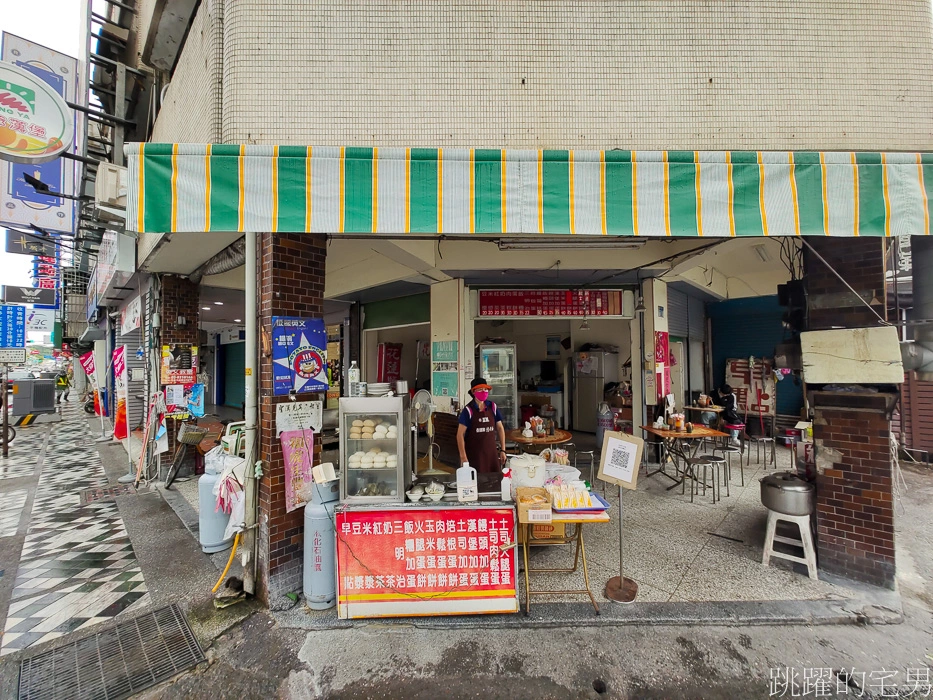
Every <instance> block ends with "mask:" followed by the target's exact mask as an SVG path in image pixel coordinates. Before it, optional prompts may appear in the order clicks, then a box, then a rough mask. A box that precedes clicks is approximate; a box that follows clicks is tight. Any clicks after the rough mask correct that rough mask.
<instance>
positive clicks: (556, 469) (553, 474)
mask: <svg viewBox="0 0 933 700" xmlns="http://www.w3.org/2000/svg"><path fill="white" fill-rule="evenodd" d="M558 476H559V477H560V478H561V481H563V482H564V483H566V484H569V483H570V482H571V481H579V480H580V470H579V469H575V468H574V467H568V466H566V465H563V464H555V463H554V462H548V463H547V464H545V465H544V479H545V482H547V481H550V480H551V479H555V478H557V477H558Z"/></svg>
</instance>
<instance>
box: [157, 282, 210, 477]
mask: <svg viewBox="0 0 933 700" xmlns="http://www.w3.org/2000/svg"><path fill="white" fill-rule="evenodd" d="M200 301H201V291H200V287H199V286H198V285H197V284H195V283H194V282H192V281H191V280H189V279H187V278H186V277H179V276H178V275H162V306H161V311H160V313H161V315H162V328H161V329H160V331H159V335H160V339H159V342H160V344H161V345H172V344H173V343H183V344H185V345H198V343H200V341H201V332H200V328H199V325H200V310H201V307H200ZM179 316H184V317H185V325H183V326H180V325H178V317H179ZM156 351H157V352H160V353H161V347H158V348H156ZM159 361H160V362H161V354H160V355H159ZM175 424H176V421H174V420H171V419H170V420H167V421H166V428H167V430H168V444H169V446H170V449H171V450H172V451H174V449H175V432H176V425H175ZM188 452H189V456H188V461H189V462H191V463H192V464H193V460H194V458H193V456H192V455H191V454H190V453H191V452H192V450H189V451H188ZM166 459H167V460H168V463H170V462H171V453H170V454H169V456H168V457H165V456H163V458H162V460H163V461H162V464H163V465H165V464H167V462H166V461H165V460H166Z"/></svg>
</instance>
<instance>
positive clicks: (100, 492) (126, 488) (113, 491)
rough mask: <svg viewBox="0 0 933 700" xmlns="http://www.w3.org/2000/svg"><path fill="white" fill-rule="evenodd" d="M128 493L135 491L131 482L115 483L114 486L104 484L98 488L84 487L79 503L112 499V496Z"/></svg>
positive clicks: (84, 503) (85, 503)
mask: <svg viewBox="0 0 933 700" xmlns="http://www.w3.org/2000/svg"><path fill="white" fill-rule="evenodd" d="M128 493H136V489H135V488H133V485H132V484H117V485H116V486H105V487H103V488H99V489H84V490H83V491H81V505H82V506H86V505H87V504H88V503H97V502H98V501H112V500H113V497H114V496H124V495H126V494H128Z"/></svg>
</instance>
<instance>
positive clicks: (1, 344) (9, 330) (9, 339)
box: [0, 304, 26, 348]
mask: <svg viewBox="0 0 933 700" xmlns="http://www.w3.org/2000/svg"><path fill="white" fill-rule="evenodd" d="M25 346H26V307H25V306H16V305H15V304H0V348H22V347H25Z"/></svg>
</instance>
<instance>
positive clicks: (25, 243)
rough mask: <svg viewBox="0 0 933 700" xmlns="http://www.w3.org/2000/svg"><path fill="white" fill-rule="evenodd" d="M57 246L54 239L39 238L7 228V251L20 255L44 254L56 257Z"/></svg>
mask: <svg viewBox="0 0 933 700" xmlns="http://www.w3.org/2000/svg"><path fill="white" fill-rule="evenodd" d="M56 251H57V247H56V245H55V242H54V241H50V240H48V239H47V238H39V237H38V236H33V235H30V234H28V233H21V232H20V231H12V230H7V232H6V252H7V253H16V254H18V255H42V256H44V257H49V258H51V257H54V256H55V253H56Z"/></svg>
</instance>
